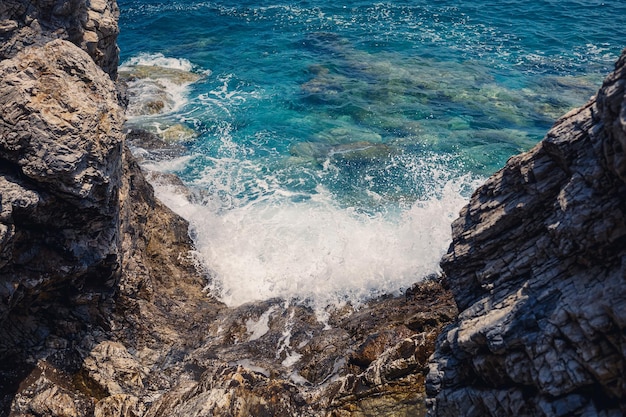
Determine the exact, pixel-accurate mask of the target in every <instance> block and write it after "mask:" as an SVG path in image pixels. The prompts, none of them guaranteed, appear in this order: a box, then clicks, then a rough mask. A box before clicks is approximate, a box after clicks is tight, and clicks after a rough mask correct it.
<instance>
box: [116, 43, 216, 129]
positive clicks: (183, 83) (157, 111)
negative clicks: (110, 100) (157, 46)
mask: <svg viewBox="0 0 626 417" xmlns="http://www.w3.org/2000/svg"><path fill="white" fill-rule="evenodd" d="M119 73H120V76H121V77H122V78H125V79H126V80H127V83H128V90H129V101H130V102H129V105H128V109H127V112H126V113H127V115H128V116H129V118H130V120H131V121H135V122H139V121H141V120H142V119H146V118H148V119H149V118H151V117H153V116H162V115H164V114H171V113H175V112H177V111H180V110H181V109H182V108H183V107H184V106H185V105H187V104H188V103H189V90H190V86H191V84H193V83H194V82H196V81H198V80H199V79H201V78H202V77H204V76H207V75H209V74H210V71H209V70H205V71H201V72H200V71H198V68H196V67H195V66H194V65H193V64H192V63H191V62H190V61H189V60H187V59H184V58H172V57H166V56H164V55H163V54H160V53H157V54H147V53H141V54H139V55H137V56H135V57H132V58H130V59H128V60H127V61H125V62H124V63H123V64H122V65H121V66H120V68H119ZM143 122H144V123H145V122H146V120H143ZM158 127H159V126H157V128H158Z"/></svg>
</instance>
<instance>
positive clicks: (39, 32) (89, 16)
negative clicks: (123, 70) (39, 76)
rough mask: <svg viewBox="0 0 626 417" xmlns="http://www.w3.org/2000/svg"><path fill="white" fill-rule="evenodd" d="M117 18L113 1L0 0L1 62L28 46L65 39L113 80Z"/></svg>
mask: <svg viewBox="0 0 626 417" xmlns="http://www.w3.org/2000/svg"><path fill="white" fill-rule="evenodd" d="M118 17H119V9H118V7H117V3H116V2H115V1H114V0H2V3H0V60H3V59H7V58H12V57H13V56H15V55H16V54H17V53H19V52H20V51H22V50H24V48H26V47H28V46H31V45H39V46H41V45H43V44H45V43H47V42H49V41H51V40H54V39H64V40H68V41H70V42H72V43H73V44H75V45H76V46H78V47H79V48H81V49H83V50H84V51H86V52H87V53H88V54H89V55H90V56H91V58H92V59H93V61H94V62H95V63H96V64H97V65H98V66H100V67H101V68H102V69H103V70H104V71H105V72H106V73H108V74H109V75H110V76H111V78H112V79H116V78H117V64H118V53H117V52H118V50H117V34H118V26H117V18H118Z"/></svg>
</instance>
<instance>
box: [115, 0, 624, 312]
mask: <svg viewBox="0 0 626 417" xmlns="http://www.w3.org/2000/svg"><path fill="white" fill-rule="evenodd" d="M118 4H119V7H120V10H121V16H120V31H121V32H120V35H119V38H118V43H119V46H120V58H121V66H120V75H121V78H123V79H126V80H127V82H128V92H129V99H130V104H129V109H128V115H127V118H128V120H127V124H126V129H127V130H129V131H130V130H133V129H144V130H148V131H151V132H153V133H155V134H157V135H159V136H160V137H161V138H162V139H163V142H162V143H163V148H164V149H166V151H165V150H164V149H154V148H146V147H143V148H142V146H140V145H133V149H132V150H133V152H134V153H135V154H136V155H138V157H140V159H141V160H142V164H143V166H144V167H145V168H146V169H147V170H149V171H152V172H155V173H173V174H176V175H177V176H178V177H179V178H180V179H181V180H182V182H183V183H184V185H185V187H181V186H180V185H179V184H178V185H177V184H176V183H175V182H172V181H171V180H167V178H170V177H171V176H163V175H152V176H151V178H152V183H153V185H154V187H155V190H156V193H157V195H158V197H159V198H160V199H161V200H162V201H164V202H165V203H166V204H167V205H168V206H169V207H170V208H172V209H173V210H174V211H176V212H177V213H179V214H180V215H182V216H183V217H184V218H186V219H187V220H188V221H189V222H190V225H191V232H190V233H191V235H192V237H193V239H194V242H195V245H196V248H197V251H196V253H194V254H193V256H194V259H196V260H197V262H199V264H201V266H202V267H203V268H204V269H205V270H206V271H207V277H208V278H207V289H208V290H209V291H211V292H212V293H213V294H214V295H216V296H217V297H219V298H220V299H221V300H222V301H224V302H225V303H227V304H228V305H231V306H238V305H241V304H244V303H247V302H253V301H259V300H267V299H272V298H281V299H284V300H285V301H286V302H288V303H291V302H293V303H306V304H309V305H311V306H313V307H315V308H316V309H322V310H323V309H324V308H326V307H327V306H337V305H344V304H351V305H354V306H358V305H360V304H361V303H363V302H365V301H367V300H368V299H371V298H373V297H377V296H380V295H383V294H400V293H401V292H402V291H404V290H405V289H407V288H408V287H410V286H411V285H413V283H415V282H418V281H420V280H421V279H423V277H425V276H428V275H432V274H438V273H439V272H440V271H439V260H440V258H441V256H442V255H443V254H444V253H445V252H446V251H447V248H448V245H449V244H450V241H451V230H450V225H451V222H452V221H453V220H454V219H455V218H456V217H457V216H458V213H459V210H460V209H461V208H462V206H463V205H464V204H465V203H466V202H467V201H468V199H469V197H470V196H471V194H472V192H473V190H474V189H475V188H476V187H477V186H479V185H480V183H481V181H484V179H485V178H487V177H488V176H489V175H491V174H493V173H494V172H496V171H497V170H498V169H500V168H501V167H502V166H503V165H504V164H505V163H506V161H507V159H508V158H509V157H511V156H512V155H515V154H517V153H520V152H523V151H526V150H528V149H530V148H531V147H533V146H534V145H535V144H537V143H538V142H539V141H540V140H541V139H542V137H543V136H544V135H545V134H546V132H547V131H548V130H549V129H550V127H551V125H552V124H553V123H554V122H555V120H556V119H557V118H558V117H560V116H561V115H563V114H565V113H566V112H568V111H569V110H571V109H572V108H574V107H577V106H580V105H582V104H584V103H585V102H586V101H587V100H589V98H590V97H591V96H593V94H595V92H596V91H597V89H598V88H599V87H600V86H601V83H602V80H603V78H604V77H605V76H606V74H608V73H609V72H610V71H611V70H612V68H613V64H614V62H615V60H616V59H617V57H618V56H619V54H620V52H621V50H622V48H624V47H625V46H626V2H625V1H623V0H604V1H599V0H588V1H583V0H579V1H574V0H538V1H526V0H502V1H487V0H472V1H467V0H462V1H451V0H443V1H434V0H429V1H426V0H403V1H393V2H384V1H383V2H381V1H364V0H355V1H349V2H348V1H344V0H303V1H295V0H245V1H233V0H229V1H223V0H216V1H199V0H173V1H156V0H118Z"/></svg>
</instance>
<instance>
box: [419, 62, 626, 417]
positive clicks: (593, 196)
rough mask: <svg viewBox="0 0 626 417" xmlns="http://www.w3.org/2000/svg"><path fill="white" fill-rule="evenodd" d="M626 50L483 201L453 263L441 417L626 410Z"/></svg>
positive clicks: (438, 360) (457, 237) (438, 396)
mask: <svg viewBox="0 0 626 417" xmlns="http://www.w3.org/2000/svg"><path fill="white" fill-rule="evenodd" d="M625 86H626V54H623V55H622V57H621V58H620V59H619V61H618V62H617V64H616V69H615V71H614V72H613V73H612V74H610V75H609V76H608V78H607V79H606V80H605V82H604V84H603V86H602V88H601V90H600V91H599V92H598V94H597V95H596V97H594V98H592V99H591V101H590V102H589V103H588V104H587V105H585V106H584V107H582V108H580V109H577V110H575V111H572V112H570V113H569V114H567V115H565V116H564V117H563V118H561V119H560V120H559V121H557V123H556V124H555V125H554V127H553V128H552V129H551V130H550V132H549V133H548V134H547V136H546V138H545V139H544V140H543V141H542V142H541V143H540V144H538V145H537V146H536V147H535V148H534V149H532V150H531V151H529V152H528V153H525V154H522V155H519V156H515V157H513V158H511V159H510V160H509V162H508V163H507V164H506V166H505V167H504V168H503V169H502V170H501V171H499V172H498V173H496V174H495V175H494V176H492V177H491V178H490V179H489V180H488V181H487V182H486V183H485V184H484V185H483V186H482V187H481V188H479V189H478V190H477V191H476V192H475V194H474V195H473V196H472V198H471V201H470V203H469V205H468V206H466V207H465V208H464V209H463V210H462V212H461V215H460V218H459V219H458V220H456V221H455V222H454V224H453V243H452V245H451V246H450V249H449V251H448V254H447V255H446V256H445V257H444V258H443V260H442V264H441V265H442V267H443V269H444V271H445V273H446V274H447V277H448V282H449V285H450V286H451V289H452V291H453V293H454V296H455V299H456V301H457V303H458V306H459V309H460V310H461V313H460V315H459V318H458V322H457V323H456V324H455V325H453V326H451V327H448V328H447V329H446V331H444V333H443V334H442V335H441V337H440V338H439V340H438V348H437V351H436V353H435V355H434V357H433V358H432V362H431V365H430V373H429V375H428V380H427V391H428V394H429V395H430V397H431V400H430V401H429V402H430V406H431V410H430V415H432V416H459V415H463V416H502V415H515V416H576V415H585V416H595V415H603V416H617V415H623V414H625V413H626V379H625V375H626V223H625V222H626V159H625V154H624V152H625V150H626V91H625Z"/></svg>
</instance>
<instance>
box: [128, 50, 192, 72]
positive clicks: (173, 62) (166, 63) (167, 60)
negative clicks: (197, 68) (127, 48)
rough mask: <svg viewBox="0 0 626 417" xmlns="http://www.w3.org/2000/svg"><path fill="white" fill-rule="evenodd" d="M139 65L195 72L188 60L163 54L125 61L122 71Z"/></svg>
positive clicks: (145, 55) (146, 55) (147, 55)
mask: <svg viewBox="0 0 626 417" xmlns="http://www.w3.org/2000/svg"><path fill="white" fill-rule="evenodd" d="M138 65H144V66H150V67H162V68H170V69H176V70H180V71H185V72H191V71H193V70H194V65H193V64H192V63H191V61H189V60H188V59H184V58H173V57H166V56H165V55H163V54H161V53H156V54H148V53H141V54H139V55H137V56H134V57H131V58H129V59H128V60H127V61H124V62H123V63H122V65H120V71H129V70H131V69H132V68H133V67H136V66H138Z"/></svg>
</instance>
